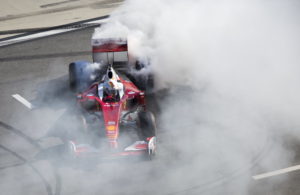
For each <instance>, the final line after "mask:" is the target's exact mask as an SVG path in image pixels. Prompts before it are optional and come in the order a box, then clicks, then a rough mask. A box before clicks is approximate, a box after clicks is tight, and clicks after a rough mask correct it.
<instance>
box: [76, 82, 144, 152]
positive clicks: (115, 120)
mask: <svg viewBox="0 0 300 195" xmlns="http://www.w3.org/2000/svg"><path fill="white" fill-rule="evenodd" d="M120 81H121V82H122V83H123V85H124V88H125V91H124V92H125V93H124V95H123V97H122V98H121V99H120V101H118V102H105V101H103V99H102V100H101V99H100V98H99V96H98V93H97V92H98V83H95V84H93V85H92V86H90V88H89V89H88V90H86V91H85V92H83V93H82V94H81V98H80V99H79V103H81V102H85V101H88V100H96V101H97V103H98V107H97V110H95V111H101V112H102V113H103V117H104V124H105V131H106V137H107V139H108V141H109V143H110V146H111V147H113V148H117V147H118V143H117V140H118V136H119V121H120V117H121V115H122V111H128V107H127V105H126V102H127V100H128V99H134V98H135V99H136V100H137V102H138V104H139V105H140V106H143V107H144V106H145V97H144V92H142V91H140V90H139V89H138V88H137V87H136V86H135V85H134V84H133V83H132V82H131V81H128V80H123V79H122V78H120Z"/></svg>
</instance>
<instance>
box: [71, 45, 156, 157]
mask: <svg viewBox="0 0 300 195" xmlns="http://www.w3.org/2000/svg"><path fill="white" fill-rule="evenodd" d="M92 46H93V61H94V62H93V63H89V62H86V61H77V62H73V63H71V64H70V65H69V82H70V88H71V90H73V91H74V92H76V94H77V95H76V96H77V105H78V110H79V112H78V113H79V117H78V118H79V120H80V121H81V124H82V126H81V133H80V134H79V135H78V136H77V137H74V138H72V140H69V141H68V148H69V152H70V153H71V154H72V156H75V157H80V156H87V155H96V156H98V157H100V158H111V157H121V156H132V155H139V156H146V157H147V158H150V159H151V158H152V157H153V155H155V152H156V136H155V133H156V124H155V118H154V115H153V113H151V112H150V111H148V110H147V108H146V102H145V92H144V91H142V90H141V89H140V88H144V89H145V88H146V85H145V83H146V82H145V79H144V80H143V79H141V77H135V76H132V75H129V74H126V70H128V66H129V60H128V47H127V41H126V40H122V39H97V40H92ZM136 65H138V68H141V63H136ZM122 69H123V70H125V71H121V70H122ZM127 73H128V71H127ZM128 75H129V76H128ZM129 77H130V78H131V79H133V80H134V81H135V82H133V81H131V80H130V79H129ZM136 83H137V84H136ZM143 84H144V86H143V87H140V88H138V87H137V85H140V86H141V85H143ZM126 134H127V135H126Z"/></svg>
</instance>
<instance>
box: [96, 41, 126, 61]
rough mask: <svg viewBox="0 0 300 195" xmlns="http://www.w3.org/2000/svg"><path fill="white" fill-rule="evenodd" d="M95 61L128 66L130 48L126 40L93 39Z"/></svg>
mask: <svg viewBox="0 0 300 195" xmlns="http://www.w3.org/2000/svg"><path fill="white" fill-rule="evenodd" d="M92 47H93V61H94V62H96V63H101V64H112V65H114V64H127V63H128V46H127V40H124V39H92Z"/></svg>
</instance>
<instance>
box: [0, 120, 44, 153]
mask: <svg viewBox="0 0 300 195" xmlns="http://www.w3.org/2000/svg"><path fill="white" fill-rule="evenodd" d="M0 127H3V128H5V129H6V130H8V131H11V132H14V133H15V134H17V135H18V136H20V137H22V138H23V139H25V140H26V141H28V142H29V143H31V144H32V145H34V146H35V147H37V148H38V149H41V148H42V147H41V146H40V144H39V143H37V141H36V140H34V139H32V138H31V137H29V136H28V135H26V134H25V133H23V132H22V131H20V130H18V129H16V128H14V127H12V126H10V125H8V124H6V123H4V122H2V121H0Z"/></svg>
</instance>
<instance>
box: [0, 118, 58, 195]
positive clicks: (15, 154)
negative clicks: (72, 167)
mask: <svg viewBox="0 0 300 195" xmlns="http://www.w3.org/2000/svg"><path fill="white" fill-rule="evenodd" d="M0 126H1V127H3V128H5V129H6V130H9V131H12V132H13V133H15V134H16V135H18V136H20V137H22V138H23V139H25V140H26V141H28V142H29V143H30V144H32V145H33V146H35V147H36V148H38V149H39V150H41V149H42V147H41V146H40V144H39V143H38V142H37V141H36V140H34V139H32V138H31V137H29V136H27V135H26V134H24V133H23V132H22V131H20V130H18V129H16V128H14V127H12V126H10V125H8V124H6V123H4V122H2V121H0ZM0 148H2V149H3V150H5V151H7V152H9V153H11V154H13V155H14V156H15V157H17V158H18V159H20V160H21V161H22V162H20V163H15V164H12V165H7V166H3V167H0V170H3V169H7V168H11V167H16V166H22V165H28V166H29V167H31V168H32V170H33V171H34V172H35V173H36V174H37V175H38V176H39V177H40V178H41V180H42V182H43V183H44V185H45V188H46V190H47V193H48V195H60V192H61V177H60V174H59V172H58V169H57V168H56V167H55V165H53V164H52V163H51V165H52V167H53V172H54V173H53V174H54V177H55V184H56V185H55V190H54V194H53V192H52V188H51V185H50V184H49V183H48V182H47V181H46V179H45V178H44V176H43V175H42V174H41V173H40V172H39V171H38V170H37V169H36V168H35V167H34V166H33V165H32V164H31V163H33V162H35V161H29V160H26V159H25V158H24V157H22V156H21V155H19V154H18V153H16V152H14V151H12V150H10V149H8V148H6V147H5V146H3V145H1V144H0Z"/></svg>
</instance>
